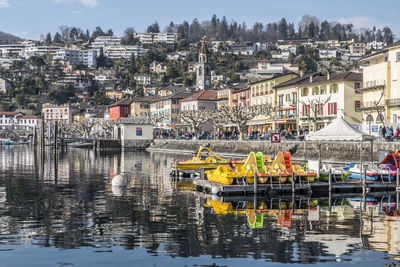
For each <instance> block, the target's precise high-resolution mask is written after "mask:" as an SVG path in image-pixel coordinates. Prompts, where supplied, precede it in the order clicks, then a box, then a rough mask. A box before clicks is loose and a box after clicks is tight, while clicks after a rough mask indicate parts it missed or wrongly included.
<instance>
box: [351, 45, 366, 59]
mask: <svg viewBox="0 0 400 267" xmlns="http://www.w3.org/2000/svg"><path fill="white" fill-rule="evenodd" d="M349 49H350V54H351V55H353V56H363V55H365V53H366V52H367V47H366V45H365V43H352V44H350V45H349Z"/></svg>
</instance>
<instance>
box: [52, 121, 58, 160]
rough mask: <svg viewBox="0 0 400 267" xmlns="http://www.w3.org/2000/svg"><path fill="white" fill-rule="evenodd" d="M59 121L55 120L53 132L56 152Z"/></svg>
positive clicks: (55, 150)
mask: <svg viewBox="0 0 400 267" xmlns="http://www.w3.org/2000/svg"><path fill="white" fill-rule="evenodd" d="M57 139H58V122H57V121H55V122H54V133H53V142H54V153H56V152H57V142H58V140H57Z"/></svg>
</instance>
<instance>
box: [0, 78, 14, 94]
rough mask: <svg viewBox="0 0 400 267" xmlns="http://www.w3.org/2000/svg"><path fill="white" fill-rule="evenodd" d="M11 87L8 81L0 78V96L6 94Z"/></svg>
mask: <svg viewBox="0 0 400 267" xmlns="http://www.w3.org/2000/svg"><path fill="white" fill-rule="evenodd" d="M11 86H12V85H11V83H10V82H9V81H8V80H6V79H3V78H0V94H6V93H7V91H8V90H9V89H10V88H11Z"/></svg>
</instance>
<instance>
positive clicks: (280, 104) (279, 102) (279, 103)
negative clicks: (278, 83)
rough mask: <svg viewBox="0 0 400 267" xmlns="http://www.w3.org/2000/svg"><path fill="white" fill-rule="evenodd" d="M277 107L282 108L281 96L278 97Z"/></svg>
mask: <svg viewBox="0 0 400 267" xmlns="http://www.w3.org/2000/svg"><path fill="white" fill-rule="evenodd" d="M278 105H279V107H282V106H283V95H281V96H279V99H278Z"/></svg>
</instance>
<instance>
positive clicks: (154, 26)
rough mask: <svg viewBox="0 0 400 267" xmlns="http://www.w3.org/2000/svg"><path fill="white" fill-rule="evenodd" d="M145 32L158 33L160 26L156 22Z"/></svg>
mask: <svg viewBox="0 0 400 267" xmlns="http://www.w3.org/2000/svg"><path fill="white" fill-rule="evenodd" d="M147 32H148V33H150V32H152V33H159V32H160V25H158V22H157V21H156V22H154V23H153V24H151V25H150V26H148V27H147Z"/></svg>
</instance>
